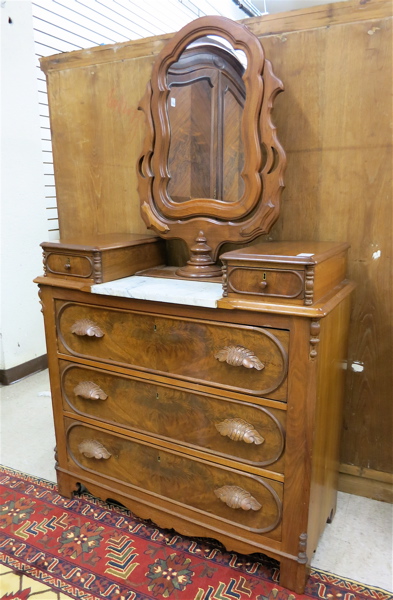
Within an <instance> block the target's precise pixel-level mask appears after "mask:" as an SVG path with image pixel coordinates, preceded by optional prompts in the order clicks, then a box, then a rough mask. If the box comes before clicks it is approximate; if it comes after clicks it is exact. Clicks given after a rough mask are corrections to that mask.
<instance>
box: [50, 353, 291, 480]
mask: <svg viewBox="0 0 393 600" xmlns="http://www.w3.org/2000/svg"><path fill="white" fill-rule="evenodd" d="M81 382H91V383H93V384H95V385H97V386H99V388H100V389H101V390H102V391H103V392H104V393H105V396H107V397H106V398H105V399H88V398H85V397H82V396H81V395H80V394H78V393H77V386H78V385H79V384H80V383H81ZM62 392H63V399H64V404H63V406H64V410H66V411H70V410H71V411H75V413H77V414H80V415H84V416H90V417H92V418H94V419H98V420H99V421H102V422H104V423H109V424H111V423H115V424H117V425H121V426H123V427H127V428H130V429H132V430H134V431H135V430H136V431H141V432H148V433H149V434H153V435H156V436H158V437H159V438H161V439H164V440H165V439H171V440H173V441H175V442H179V443H180V444H188V445H190V446H191V447H199V448H201V449H203V450H207V451H208V452H211V453H213V454H217V453H219V454H220V455H223V456H226V457H231V458H234V459H235V460H240V461H241V462H243V463H244V464H245V465H246V464H252V465H254V466H260V467H262V466H263V467H266V466H269V465H270V468H271V469H273V470H274V471H277V472H280V473H282V472H283V460H279V459H280V458H281V457H282V454H283V450H284V445H285V431H284V427H283V425H284V424H285V411H280V410H277V409H267V408H264V407H260V406H256V405H253V404H248V403H245V402H239V401H236V400H230V399H229V398H228V399H225V400H223V399H222V398H215V397H214V396H211V395H208V394H197V393H192V392H186V391H184V390H179V389H173V387H171V386H169V385H158V384H156V383H154V382H153V381H151V382H145V381H141V380H138V379H137V378H135V377H133V378H130V377H120V376H118V375H115V374H113V373H110V372H105V371H103V370H102V369H101V370H100V369H97V368H95V369H94V368H88V367H82V366H79V365H75V364H72V363H63V371H62ZM239 418H241V419H242V420H245V421H246V422H247V423H249V424H250V425H252V426H253V427H254V428H255V429H256V430H257V431H258V433H260V435H261V436H262V437H263V440H264V441H263V442H262V443H261V444H259V445H255V444H253V443H246V442H244V441H242V440H233V439H230V438H229V437H227V436H223V435H221V434H220V433H219V430H218V428H217V426H218V425H219V424H221V423H223V422H224V421H225V420H226V419H239Z"/></svg>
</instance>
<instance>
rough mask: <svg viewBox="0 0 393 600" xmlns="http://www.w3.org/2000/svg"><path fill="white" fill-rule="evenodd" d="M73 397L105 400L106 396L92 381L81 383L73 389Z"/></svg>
mask: <svg viewBox="0 0 393 600" xmlns="http://www.w3.org/2000/svg"><path fill="white" fill-rule="evenodd" d="M74 394H75V396H80V397H81V398H85V399H86V400H106V399H107V398H108V396H107V395H106V394H105V392H104V391H103V390H102V389H101V388H100V387H99V386H98V385H97V384H96V383H93V381H81V382H80V383H78V385H77V386H76V387H75V388H74Z"/></svg>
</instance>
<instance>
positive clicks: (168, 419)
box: [39, 278, 352, 592]
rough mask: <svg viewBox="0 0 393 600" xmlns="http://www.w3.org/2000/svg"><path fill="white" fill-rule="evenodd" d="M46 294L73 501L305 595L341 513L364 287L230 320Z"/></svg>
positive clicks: (74, 293) (214, 313) (210, 312)
mask: <svg viewBox="0 0 393 600" xmlns="http://www.w3.org/2000/svg"><path fill="white" fill-rule="evenodd" d="M39 283H40V287H41V299H42V303H43V306H44V316H45V325H46V335H47V344H48V356H49V363H50V376H51V387H52V392H53V404H54V416H55V426H56V436H57V460H58V464H57V472H58V482H59V489H60V493H61V494H63V495H66V496H71V495H72V493H73V492H74V491H75V490H76V489H77V487H78V484H83V485H85V486H86V487H87V488H88V489H89V491H91V492H92V493H93V494H95V495H97V496H100V497H102V498H103V499H106V498H112V499H115V500H117V501H119V502H121V503H123V504H124V505H126V506H127V507H129V508H130V509H131V510H132V511H134V512H135V514H137V515H139V516H141V517H143V518H149V519H152V520H153V521H155V522H156V523H157V524H158V525H159V526H161V527H164V528H174V529H176V530H177V531H178V532H180V533H182V534H185V535H191V536H206V537H209V538H215V539H218V540H219V541H221V542H222V543H223V544H224V545H225V546H226V547H227V549H229V550H236V551H238V552H242V553H253V552H263V553H265V554H268V555H270V556H272V557H274V558H276V559H278V560H280V563H281V580H280V581H281V583H282V585H284V586H286V587H288V588H289V589H293V590H296V591H299V592H300V591H301V590H302V589H303V588H304V584H305V580H306V576H307V569H308V565H309V562H310V559H311V557H312V553H313V551H314V550H315V548H316V545H317V541H318V538H319V536H320V534H321V532H322V531H323V528H324V525H325V523H326V520H327V519H329V518H332V515H333V514H334V510H335V501H336V491H335V490H336V477H337V463H338V448H339V438H340V419H341V405H342V389H343V385H342V384H343V378H344V373H345V371H344V369H343V364H344V361H345V354H346V339H347V331H348V316H349V295H350V291H351V289H352V286H351V285H350V284H347V283H345V282H344V283H342V284H341V286H338V287H337V288H336V289H335V290H334V291H333V292H331V293H330V295H327V296H326V297H325V299H324V302H320V303H319V304H318V303H316V304H314V305H313V306H305V305H297V306H294V305H291V304H290V303H288V304H287V305H277V306H275V305H274V304H272V303H268V302H266V303H265V304H263V305H262V304H260V306H259V310H255V306H254V303H253V302H251V303H250V305H249V306H247V302H245V305H244V308H242V307H237V308H236V309H234V310H227V308H231V309H233V305H231V304H230V302H231V298H228V299H226V298H223V299H222V300H221V301H220V302H219V304H221V306H222V308H216V309H211V308H201V307H197V306H191V307H190V306H189V307H186V306H183V305H180V304H164V303H161V302H153V301H141V300H135V299H128V298H115V297H110V296H99V295H96V294H91V293H87V292H84V291H80V290H76V289H67V288H66V287H65V285H66V284H65V283H62V282H61V281H59V282H58V283H57V282H56V281H55V280H53V279H52V280H50V279H49V278H40V279H39ZM68 287H69V286H68ZM226 303H228V304H226Z"/></svg>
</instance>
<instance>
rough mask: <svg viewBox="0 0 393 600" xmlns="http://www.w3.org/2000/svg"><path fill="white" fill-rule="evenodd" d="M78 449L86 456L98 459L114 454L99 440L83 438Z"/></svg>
mask: <svg viewBox="0 0 393 600" xmlns="http://www.w3.org/2000/svg"><path fill="white" fill-rule="evenodd" d="M78 450H79V452H80V453H81V454H83V456H86V458H96V459H97V460H100V459H101V458H105V459H108V458H110V457H111V456H112V455H111V453H110V452H108V450H107V449H106V448H105V447H104V446H103V445H102V444H101V442H97V440H83V442H81V443H80V444H79V446H78Z"/></svg>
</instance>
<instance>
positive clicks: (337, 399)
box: [308, 296, 351, 552]
mask: <svg viewBox="0 0 393 600" xmlns="http://www.w3.org/2000/svg"><path fill="white" fill-rule="evenodd" d="M350 304H351V298H350V296H349V297H347V298H346V299H345V300H344V301H343V302H341V304H339V305H338V306H337V307H336V308H335V309H334V310H333V311H332V312H331V313H329V315H328V316H327V317H326V318H325V319H322V320H321V321H320V325H321V330H320V334H319V339H320V343H319V344H318V357H317V361H318V375H317V410H316V418H315V431H314V444H313V459H312V478H311V494H310V516H309V524H308V532H309V534H308V548H309V550H310V552H313V551H314V550H315V548H316V546H317V543H318V539H319V537H320V535H321V534H322V532H323V530H324V527H325V525H326V522H327V520H328V519H329V520H330V519H331V518H332V517H333V516H334V513H335V509H336V501H337V481H338V468H339V453H340V439H341V431H342V418H343V404H344V390H345V378H346V357H347V348H348V331H349V315H350Z"/></svg>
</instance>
